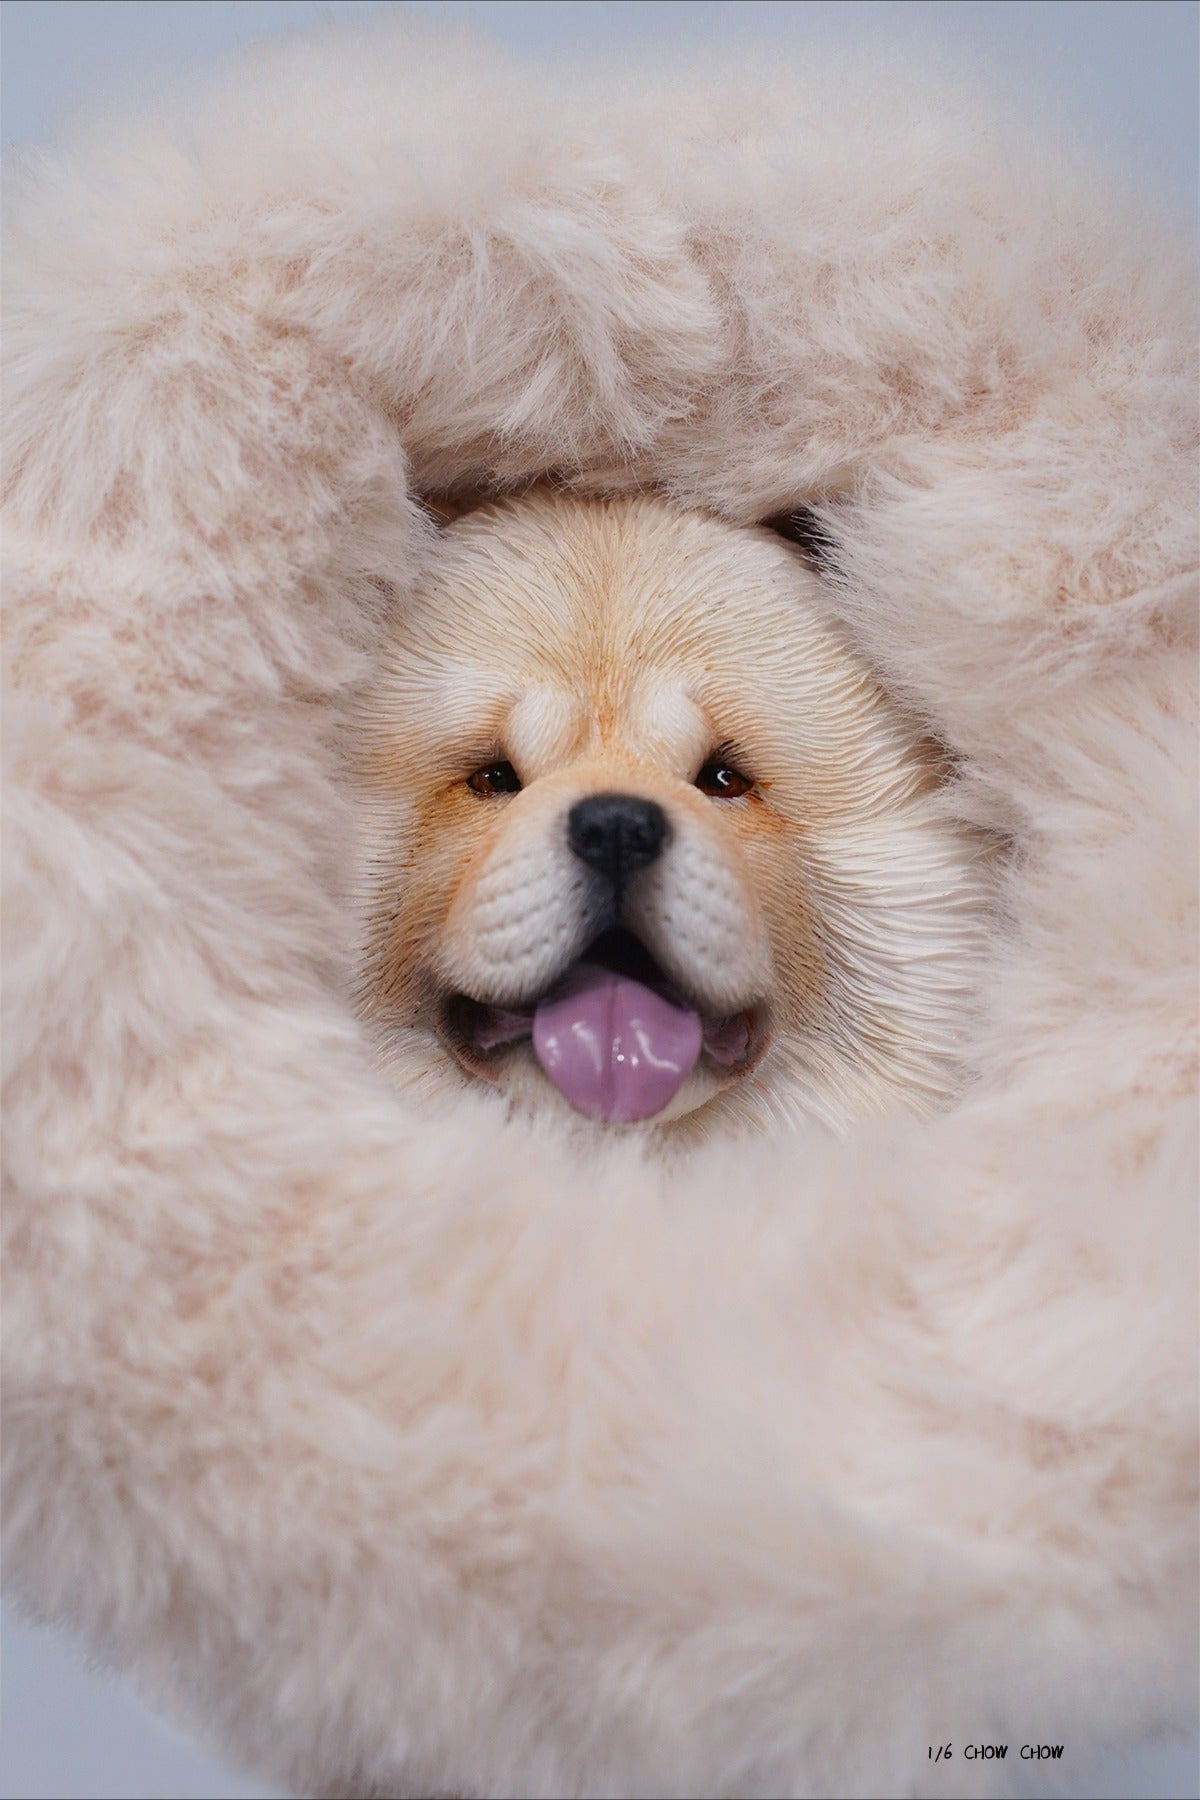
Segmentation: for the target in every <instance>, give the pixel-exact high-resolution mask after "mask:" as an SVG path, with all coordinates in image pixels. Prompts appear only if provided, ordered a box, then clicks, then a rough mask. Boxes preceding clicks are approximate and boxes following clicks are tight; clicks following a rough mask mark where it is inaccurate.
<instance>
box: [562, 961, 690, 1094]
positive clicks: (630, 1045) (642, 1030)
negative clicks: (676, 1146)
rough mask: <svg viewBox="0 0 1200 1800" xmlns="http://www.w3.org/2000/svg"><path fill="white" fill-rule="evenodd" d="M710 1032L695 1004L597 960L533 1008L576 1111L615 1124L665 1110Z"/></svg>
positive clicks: (578, 969) (579, 965)
mask: <svg viewBox="0 0 1200 1800" xmlns="http://www.w3.org/2000/svg"><path fill="white" fill-rule="evenodd" d="M702 1036H703V1031H702V1027H701V1024H700V1016H699V1014H698V1013H695V1012H693V1011H692V1009H691V1007H689V1006H680V1005H677V1004H675V1003H674V1002H673V1001H670V1000H666V999H664V998H663V996H662V995H661V994H658V993H656V992H655V990H654V989H653V988H650V987H647V986H646V985H645V984H644V983H643V982H640V981H634V980H632V978H631V977H630V976H628V975H617V974H614V973H613V971H612V970H611V969H604V968H601V967H600V966H599V965H598V964H596V963H577V964H576V966H575V967H574V968H573V969H572V970H571V973H570V974H569V975H568V976H567V978H566V980H565V982H563V983H562V985H561V986H559V987H558V988H556V989H555V990H554V992H553V993H552V994H550V995H548V996H547V998H546V999H545V1000H542V1001H540V1002H539V1004H538V1007H537V1010H536V1012H535V1013H534V1015H533V1048H534V1054H535V1055H536V1057H537V1059H538V1061H539V1063H541V1065H542V1068H543V1070H544V1071H545V1074H546V1075H547V1077H548V1078H549V1080H551V1081H552V1082H553V1083H554V1085H555V1087H556V1088H557V1089H558V1091H559V1093H560V1094H561V1095H562V1096H563V1098H564V1099H565V1100H568V1101H569V1102H570V1104H571V1105H572V1106H573V1107H574V1108H575V1110H576V1112H581V1113H583V1114H584V1116H585V1117H586V1118H589V1119H604V1120H605V1121H607V1122H608V1123H609V1124H613V1125H628V1124H632V1123H633V1121H634V1120H635V1119H650V1118H653V1116H654V1114H655V1113H657V1112H661V1111H662V1109H663V1107H664V1106H665V1105H666V1104H667V1102H668V1101H669V1100H670V1099H671V1098H672V1097H673V1096H674V1095H675V1094H676V1093H677V1092H678V1090H679V1089H680V1088H681V1087H682V1086H683V1083H684V1082H685V1081H686V1080H687V1078H688V1076H689V1075H690V1074H691V1072H692V1070H693V1069H694V1068H695V1066H696V1061H697V1058H698V1057H699V1055H700V1047H701V1040H702Z"/></svg>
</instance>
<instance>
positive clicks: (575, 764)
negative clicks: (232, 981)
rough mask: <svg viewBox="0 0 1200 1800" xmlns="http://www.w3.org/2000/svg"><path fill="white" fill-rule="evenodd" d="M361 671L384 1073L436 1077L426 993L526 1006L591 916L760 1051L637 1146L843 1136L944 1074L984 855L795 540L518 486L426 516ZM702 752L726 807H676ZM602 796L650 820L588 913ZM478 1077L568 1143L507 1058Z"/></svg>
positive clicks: (548, 1099) (367, 866) (370, 994)
mask: <svg viewBox="0 0 1200 1800" xmlns="http://www.w3.org/2000/svg"><path fill="white" fill-rule="evenodd" d="M380 660H381V673H380V675H379V677H378V678H377V679H376V680H375V681H374V682H373V683H372V685H371V687H370V689H369V690H368V692H367V693H366V695H365V696H364V698H363V701H362V703H361V706H360V707H359V709H358V715H357V719H356V731H357V744H356V756H355V763H356V767H357V773H358V778H359V782H360V786H361V791H362V794H363V798H364V829H363V854H362V867H363V871H364V874H363V881H362V886H363V892H364V899H365V909H366V918H365V930H364V947H363V952H362V962H363V965H364V978H363V985H362V995H363V1006H364V1011H365V1013H366V1015H367V1017H368V1019H369V1021H370V1023H371V1025H372V1027H373V1029H374V1030H375V1031H376V1033H377V1034H378V1037H379V1041H380V1044H381V1048H382V1051H383V1055H384V1058H385V1061H386V1062H387V1064H388V1066H389V1067H390V1068H391V1070H392V1071H393V1072H394V1073H395V1074H396V1075H397V1076H398V1077H399V1078H400V1079H401V1080H402V1081H403V1080H408V1081H416V1082H418V1083H422V1084H424V1085H426V1086H428V1085H430V1083H429V1081H428V1080H427V1077H429V1076H432V1078H433V1080H432V1085H434V1086H437V1085H439V1081H438V1077H439V1076H440V1077H442V1078H445V1077H447V1076H450V1075H451V1074H452V1072H453V1071H454V1070H455V1069H457V1068H459V1067H460V1064H459V1063H458V1062H457V1061H456V1060H455V1058H454V1056H453V1053H452V1048H448V1046H447V1042H446V1038H445V1035H444V1030H443V1028H442V1027H441V1022H440V1009H441V1005H442V1002H443V1001H444V999H445V997H446V995H447V993H448V992H450V991H454V990H457V991H464V992H465V993H466V994H467V995H469V996H470V997H471V998H472V999H473V1000H475V1001H481V1002H482V1001H486V1002H494V1003H499V1004H500V1005H504V1006H512V1005H514V1004H521V1003H527V1002H529V1001H531V1000H533V999H536V998H537V997H538V996H539V995H540V994H541V993H543V992H545V990H546V989H547V988H548V987H550V986H551V985H552V984H553V982H554V981H555V980H557V979H558V978H559V977H560V976H561V975H562V974H563V973H564V971H565V969H566V968H567V967H568V966H569V965H570V963H571V961H572V959H573V958H574V957H576V956H578V955H579V954H580V953H581V952H582V951H583V950H584V948H585V947H586V945H587V943H588V941H589V940H590V939H591V938H592V937H594V936H595V934H596V930H597V928H598V926H599V925H602V924H604V923H609V922H616V923H619V924H621V925H622V926H624V927H625V928H627V929H628V930H630V931H631V932H632V933H633V934H634V935H635V937H636V938H637V939H638V940H639V941H640V943H641V944H642V945H644V946H645V947H646V948H647V949H648V950H649V951H650V952H651V953H652V954H653V956H654V957H655V958H656V959H657V961H658V963H659V964H660V965H661V967H662V968H663V970H665V972H666V975H667V976H668V977H669V978H670V980H671V981H672V982H674V983H675V984H677V986H678V987H679V988H680V989H682V990H683V991H685V992H686V993H687V994H689V995H691V996H695V998H696V1002H697V1005H698V1006H699V1007H700V1009H701V1010H702V1011H703V1012H705V1013H706V1014H710V1015H717V1014H737V1015H742V1014H743V1012H744V1013H745V1016H747V1017H749V1018H750V1019H751V1020H753V1021H755V1023H754V1024H753V1026H752V1035H753V1036H754V1037H755V1038H757V1039H761V1040H762V1047H761V1049H760V1050H757V1051H756V1053H755V1054H754V1055H753V1056H752V1057H750V1058H749V1059H748V1061H747V1066H746V1068H745V1070H744V1071H739V1072H738V1073H734V1074H726V1073H723V1072H722V1071H720V1070H719V1069H718V1068H717V1067H716V1066H715V1065H713V1064H711V1063H709V1061H708V1059H707V1058H706V1057H705V1056H704V1055H702V1056H701V1058H700V1061H699V1063H698V1064H697V1067H696V1069H695V1070H694V1071H693V1073H692V1075H691V1076H690V1077H689V1078H688V1079H687V1081H686V1082H685V1083H684V1085H683V1086H682V1087H681V1089H680V1090H679V1092H678V1093H677V1094H676V1095H675V1097H674V1099H673V1100H672V1101H671V1102H670V1104H669V1105H668V1106H667V1107H666V1108H664V1109H663V1111H662V1112H661V1113H660V1114H659V1115H658V1116H656V1118H655V1119H653V1120H651V1121H646V1122H644V1124H643V1126H642V1127H641V1128H642V1129H647V1130H649V1131H650V1132H651V1133H652V1134H657V1133H659V1132H661V1131H663V1130H665V1128H667V1127H672V1128H674V1129H672V1130H670V1131H667V1133H666V1135H668V1136H678V1126H679V1122H680V1121H681V1120H682V1119H683V1118H688V1119H689V1120H690V1125H689V1130H694V1129H695V1128H697V1127H699V1128H700V1130H701V1131H702V1132H710V1131H711V1130H713V1129H715V1128H718V1127H719V1128H721V1129H736V1128H737V1127H739V1126H747V1125H757V1126H758V1127H760V1128H761V1127H764V1126H767V1125H770V1124H777V1123H779V1122H780V1121H785V1120H786V1121H790V1122H793V1123H795V1122H797V1121H799V1120H800V1119H804V1118H807V1119H813V1120H817V1121H819V1122H821V1123H822V1124H824V1125H825V1126H827V1127H829V1128H831V1129H833V1130H835V1131H839V1132H844V1131H845V1130H847V1129H848V1128H849V1127H850V1125H851V1124H853V1123H854V1122H855V1121H856V1120H860V1119H862V1118H865V1117H870V1116H872V1115H877V1114H880V1113H882V1112H886V1111H888V1110H891V1109H893V1108H895V1107H897V1106H901V1105H904V1106H907V1107H908V1108H910V1109H911V1110H912V1111H914V1112H916V1113H918V1114H927V1113H928V1112H930V1111H932V1110H934V1109H936V1108H937V1107H938V1106H941V1105H944V1104H945V1103H946V1102H947V1100H948V1099H949V1098H950V1097H951V1095H952V1094H953V1093H954V1092H955V1091H956V1090H957V1088H958V1087H959V1086H960V1085H961V1082H962V1080H963V1079H964V1075H965V1071H964V1069H963V1066H962V1063H961V1045H962V1042H963V1039H964V1037H965V1035H966V1028H967V1022H968V1019H969V1015H970V1009H971V1004H972V999H973V996H974V994H975V991H976V988H977V983H978V975H979V969H980V964H981V960H982V957H983V953H984V947H985V944H986V942H987V937H988V929H989V925H990V924H992V923H993V921H992V919H991V918H990V917H989V901H990V900H991V901H994V897H995V884H994V882H993V881H992V879H991V873H990V867H989V855H988V851H989V844H988V840H987V838H986V835H985V834H984V833H983V832H982V831H980V830H979V829H978V827H976V826H974V825H972V824H971V823H969V822H968V820H967V819H965V818H964V817H963V816H962V815H961V814H960V813H958V812H956V810H955V803H954V793H953V786H952V783H950V782H949V781H948V780H947V779H946V778H945V777H946V772H945V763H944V758H940V757H939V755H938V752H937V751H936V750H935V748H934V746H933V745H932V744H931V743H930V741H929V739H928V736H927V735H926V734H925V733H923V732H922V731H921V730H920V729H919V728H918V726H917V725H916V723H915V722H914V721H913V720H912V719H911V718H910V717H908V716H906V715H905V713H904V712H903V711H902V709H901V708H900V707H899V706H898V705H897V704H896V703H895V702H893V701H891V700H890V699H889V698H888V697H887V696H886V695H885V694H884V692H883V690H882V688H881V686H880V684H879V682H878V680H877V678H876V677H875V676H874V675H873V674H872V673H871V671H870V669H869V668H868V666H867V665H866V663H865V662H864V661H863V659H862V657H861V656H860V655H859V654H857V653H856V652H855V651H854V649H853V648H852V646H851V645H850V644H849V642H848V641H847V639H846V637H845V634H844V632H842V631H840V630H839V629H838V627H837V626H836V624H835V623H834V621H833V618H832V616H831V610H830V606H829V602H828V597H827V595H825V594H824V593H823V591H822V587H821V583H820V582H819V580H818V578H817V576H816V574H815V573H814V571H813V569H812V567H811V565H810V563H809V562H808V561H807V560H806V559H805V558H804V557H803V556H802V555H801V554H800V552H799V551H798V550H797V549H796V548H795V547H794V546H793V545H791V544H790V543H786V542H784V541H783V540H782V539H781V538H780V537H778V536H777V535H776V534H775V533H773V532H771V531H768V530H765V529H745V528H737V527H734V526H731V525H729V524H727V523H725V522H723V521H721V520H719V519H717V518H715V517H713V516H712V515H709V514H700V513H685V512H681V511H680V510H679V508H677V507H673V506H671V505H670V504H668V503H667V502H666V501H664V500H662V499H659V498H654V497H646V496H643V497H637V498H619V497H618V498H580V497H578V496H573V495H570V494H555V493H553V492H550V491H546V490H542V491H538V492H535V493H533V494H531V495H527V496H524V497H522V498H520V499H515V500H510V501H508V502H507V503H504V504H499V505H495V504H493V505H489V506H486V507H484V508H482V509H481V510H477V511H475V512H473V513H471V514H469V515H468V516H466V517H465V518H460V519H459V520H458V521H457V522H456V523H454V524H452V525H451V526H449V527H448V528H447V530H446V532H445V534H444V537H443V540H442V543H441V545H440V548H439V553H438V554H437V556H436V558H435V560H434V562H433V563H432V566H431V567H430V569H429V571H428V573H427V575H426V578H425V580H424V581H423V582H422V583H421V584H420V585H419V586H418V588H417V590H416V592H415V594H414V595H413V596H412V598H411V600H410V602H409V604H408V605H407V606H406V607H405V609H404V611H403V612H402V614H401V615H400V616H399V617H398V618H397V620H396V623H395V625H394V627H393V629H392V630H391V632H390V633H389V636H388V638H387V641H386V643H385V646H384V649H383V652H382V655H381V659H380ZM719 746H725V747H727V750H728V754H729V755H731V756H733V757H734V758H736V760H737V762H738V763H739V765H740V766H741V767H742V768H743V769H744V770H745V771H746V772H747V776H748V778H750V779H752V782H753V785H752V787H751V789H750V791H749V793H748V794H744V795H740V796H739V797H736V798H732V799H722V798H716V799H713V798H709V797H705V796H704V795H702V794H700V793H699V792H698V791H697V788H696V785H695V776H696V771H697V769H698V768H700V767H701V765H703V764H704V763H705V762H706V760H707V759H708V758H709V756H710V755H711V754H712V753H713V752H715V750H716V749H717V748H718V747H719ZM510 757H511V758H512V759H513V760H515V762H516V763H517V764H518V766H519V768H520V770H521V776H522V787H521V791H520V792H519V793H518V794H513V795H509V796H505V797H503V798H493V799H490V800H487V801H484V802H482V803H481V801H480V799H479V798H478V797H476V796H474V795H473V794H472V793H470V792H469V791H468V790H467V788H466V778H467V777H468V776H469V775H470V774H471V771H472V769H473V767H474V766H475V765H476V764H478V763H481V762H488V761H494V760H498V759H505V760H506V761H507V760H508V759H509V758H510ZM613 792H618V793H620V794H622V795H629V796H633V797H634V798H635V799H637V800H639V801H650V802H653V803H654V804H655V805H656V806H658V807H659V808H661V813H662V816H663V817H664V819H665V820H666V823H667V829H668V841H667V844H666V847H665V849H664V850H663V852H662V854H661V855H659V856H657V857H656V858H655V860H654V861H653V862H652V863H651V864H650V866H649V867H647V868H644V869H640V870H638V871H637V872H636V873H635V874H634V875H633V876H632V877H631V879H630V880H629V881H628V883H627V884H626V886H625V889H624V894H623V901H622V905H621V908H620V910H619V913H618V914H616V915H614V916H613V920H612V921H609V920H608V918H607V915H606V916H605V917H604V918H601V917H599V916H598V915H597V914H596V912H595V910H594V909H595V907H596V906H597V905H598V904H599V902H598V901H597V900H596V898H595V888H594V885H592V886H589V880H588V877H587V871H586V870H585V869H583V868H582V867H581V865H580V863H579V861H578V859H577V858H576V857H575V856H574V855H573V854H572V852H571V850H570V848H569V847H568V844H567V831H566V820H567V815H568V813H569V811H570V809H571V807H572V806H574V805H575V804H577V803H578V802H581V801H586V800H587V799H588V798H589V797H591V796H594V795H606V794H611V793H613ZM488 1062H490V1063H492V1064H495V1065H498V1066H497V1067H494V1068H491V1069H489V1068H487V1064H488ZM474 1066H475V1071H476V1079H479V1078H480V1076H479V1074H478V1071H479V1070H482V1071H483V1076H482V1078H483V1079H485V1080H487V1081H490V1082H494V1083H495V1085H496V1086H497V1088H498V1089H499V1091H500V1093H501V1094H502V1095H503V1096H505V1097H506V1098H507V1099H509V1100H510V1101H514V1102H516V1103H517V1104H519V1105H520V1106H521V1107H522V1108H530V1107H544V1108H548V1109H549V1110H550V1112H551V1113H554V1114H556V1115H558V1116H562V1115H564V1114H566V1115H568V1116H569V1117H570V1118H571V1120H572V1121H573V1123H575V1124H578V1123H579V1116H578V1114H574V1113H572V1112H571V1109H570V1108H569V1107H567V1106H566V1105H565V1103H563V1102H562V1101H561V1100H560V1098H559V1096H558V1095H557V1093H556V1092H555V1090H554V1089H553V1087H552V1086H551V1084H550V1083H549V1082H548V1081H547V1080H546V1079H545V1078H544V1077H542V1076H541V1075H540V1071H539V1069H538V1066H537V1063H536V1061H535V1060H534V1058H533V1056H532V1055H531V1054H530V1052H529V1050H528V1048H527V1046H525V1045H520V1046H517V1045H514V1046H512V1047H510V1048H507V1049H504V1050H501V1051H493V1052H492V1053H491V1055H490V1057H489V1058H480V1059H476V1060H475V1065H474ZM451 1085H452V1086H455V1085H457V1084H456V1083H453V1082H451ZM697 1113H700V1114H702V1116H699V1117H693V1116H692V1115H694V1114H697Z"/></svg>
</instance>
